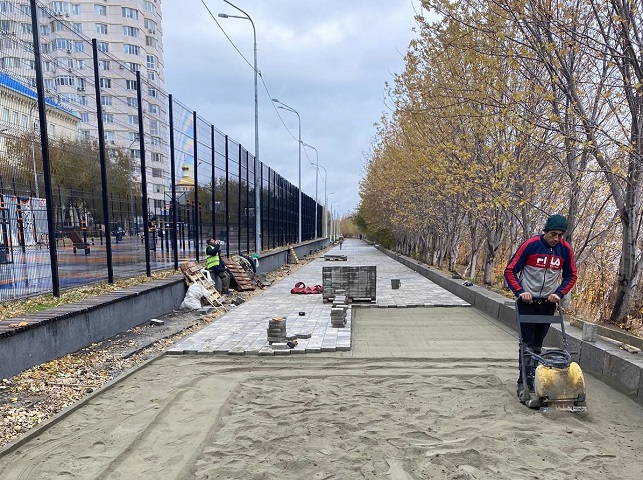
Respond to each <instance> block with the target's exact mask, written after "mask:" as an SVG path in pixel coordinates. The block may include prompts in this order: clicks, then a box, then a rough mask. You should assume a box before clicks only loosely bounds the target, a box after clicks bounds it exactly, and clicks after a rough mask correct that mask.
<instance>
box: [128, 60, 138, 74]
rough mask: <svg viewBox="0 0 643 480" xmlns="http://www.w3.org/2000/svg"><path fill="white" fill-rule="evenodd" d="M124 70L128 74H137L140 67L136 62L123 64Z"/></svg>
mask: <svg viewBox="0 0 643 480" xmlns="http://www.w3.org/2000/svg"><path fill="white" fill-rule="evenodd" d="M125 68H127V69H128V70H129V71H130V72H138V71H139V70H140V69H141V66H140V65H139V64H138V63H136V62H125Z"/></svg>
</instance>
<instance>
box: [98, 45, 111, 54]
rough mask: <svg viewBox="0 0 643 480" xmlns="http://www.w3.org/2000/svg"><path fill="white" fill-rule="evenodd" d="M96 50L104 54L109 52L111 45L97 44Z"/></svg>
mask: <svg viewBox="0 0 643 480" xmlns="http://www.w3.org/2000/svg"><path fill="white" fill-rule="evenodd" d="M96 50H98V51H99V52H103V53H108V52H109V43H108V42H96Z"/></svg>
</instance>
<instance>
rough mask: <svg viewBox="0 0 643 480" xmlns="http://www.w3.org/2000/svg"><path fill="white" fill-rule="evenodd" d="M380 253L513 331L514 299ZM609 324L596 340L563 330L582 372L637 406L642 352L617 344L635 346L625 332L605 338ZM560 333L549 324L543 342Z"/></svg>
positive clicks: (642, 398)
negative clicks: (622, 347) (626, 397)
mask: <svg viewBox="0 0 643 480" xmlns="http://www.w3.org/2000/svg"><path fill="white" fill-rule="evenodd" d="M375 248H377V249H378V250H379V251H380V252H382V253H384V254H386V255H388V256H389V257H391V258H393V259H395V260H397V261H398V262H400V263H401V264H403V265H405V266H407V267H408V268H410V269H411V270H414V271H415V272H417V273H419V274H420V275H422V276H424V277H425V278H428V279H429V280H431V281H432V282H434V283H436V284H438V285H439V286H441V287H442V288H444V289H445V290H447V291H449V292H451V293H453V294H455V295H457V296H458V297H460V298H462V299H463V300H466V301H467V302H469V303H470V304H471V305H473V306H474V307H475V308H477V309H478V310H481V311H483V312H484V313H486V314H487V315H489V316H490V317H491V318H494V319H496V320H498V321H500V322H501V323H502V324H503V325H506V326H507V327H510V328H512V329H513V330H516V312H515V308H514V302H513V301H512V300H511V299H509V298H507V297H504V296H502V295H499V294H497V293H494V292H490V291H489V290H487V289H486V288H484V287H480V286H477V285H473V286H469V287H467V286H465V285H463V280H462V279H454V278H452V277H451V276H450V275H449V274H447V273H445V272H442V271H439V270H436V269H433V268H431V267H430V266H429V265H426V264H422V263H419V262H418V261H417V260H414V259H412V258H409V257H405V256H403V255H400V254H399V253H396V252H393V251H390V250H387V249H385V248H383V247H381V246H379V245H375ZM610 330H612V329H610V328H609V327H603V328H599V332H598V333H599V338H598V340H597V341H596V342H588V341H585V340H583V339H582V334H583V332H582V329H581V328H578V327H575V326H573V325H571V324H566V325H565V333H566V334H567V340H568V342H569V345H570V350H571V351H572V352H574V353H575V354H576V355H577V356H578V360H577V361H578V363H579V365H580V366H581V368H582V369H583V371H584V372H587V373H590V374H592V375H594V376H595V377H597V378H598V379H600V380H601V381H603V382H604V383H606V384H608V385H610V386H611V387H613V388H614V389H616V390H618V391H619V392H621V393H623V394H625V395H627V396H628V397H630V398H632V399H633V400H635V401H636V402H637V403H639V404H640V405H643V354H641V353H638V354H632V353H629V352H627V351H625V350H623V349H621V348H620V343H629V344H633V345H637V344H639V342H640V339H638V337H634V336H633V335H628V334H626V333H625V332H616V333H615V334H614V336H616V337H617V338H615V339H612V338H608V337H606V336H605V335H609V334H610ZM561 338H562V336H561V332H560V329H559V328H556V327H555V326H553V327H552V328H551V329H550V330H549V333H548V334H547V338H546V340H545V341H546V342H547V343H548V344H550V345H555V346H558V347H560V346H562V340H561Z"/></svg>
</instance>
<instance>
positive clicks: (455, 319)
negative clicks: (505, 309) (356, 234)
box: [0, 307, 643, 480]
mask: <svg viewBox="0 0 643 480" xmlns="http://www.w3.org/2000/svg"><path fill="white" fill-rule="evenodd" d="M516 351H517V343H516V338H515V334H514V333H513V332H511V331H509V330H507V329H506V328H505V327H503V326H502V325H499V324H497V323H495V322H494V321H492V320H491V319H489V318H488V317H486V316H485V315H483V314H481V313H480V312H478V311H477V310H475V309H473V308H460V307H453V308H414V309H356V310H355V313H354V317H353V350H352V351H351V352H336V353H323V354H306V355H297V356H295V355H292V356H288V357H245V356H239V357H235V356H227V355H226V356H205V355H201V356H163V357H161V358H159V359H158V360H156V361H154V362H152V363H150V364H148V365H147V366H145V367H144V368H141V369H139V370H137V371H135V372H134V373H132V374H131V375H129V376H128V377H127V378H124V379H122V380H120V381H117V382H115V383H114V384H113V385H112V386H111V387H110V388H107V389H105V390H103V391H101V392H99V393H98V394H97V395H95V396H93V397H92V398H91V399H89V400H88V401H87V402H85V403H84V404H83V405H82V406H80V407H79V408H77V409H75V410H74V411H72V412H71V413H69V414H68V415H66V416H64V418H61V419H59V420H58V421H56V422H53V423H52V424H51V426H50V427H49V428H47V429H42V430H41V431H40V432H39V434H38V435H37V436H34V437H33V438H31V439H29V440H28V441H27V442H25V443H24V444H22V445H20V446H19V447H18V448H16V449H14V450H12V451H9V452H7V453H6V454H5V455H4V456H2V457H0V478H2V479H7V480H8V479H11V480H14V479H15V480H19V479H29V480H33V479H38V480H48V479H128V480H130V479H277V478H278V479H308V480H313V479H315V480H316V479H319V480H321V479H353V478H355V479H359V478H366V479H394V480H406V479H420V478H427V479H480V478H493V479H523V478H524V479H530V478H533V479H581V478H582V479H585V478H600V479H616V478H628V479H629V478H631V479H634V478H641V477H640V475H641V472H643V458H642V456H641V455H640V453H641V445H642V444H643V408H642V407H641V406H639V405H637V404H636V403H635V402H633V401H632V400H630V399H628V398H626V397H625V396H623V395H621V394H619V393H617V392H616V391H614V390H612V389H611V388H609V387H608V386H606V385H604V384H603V383H601V382H599V381H597V380H596V379H593V378H592V377H589V376H587V377H586V380H587V394H588V406H589V413H587V414H584V415H578V414H570V413H562V412H553V411H549V412H547V413H539V412H537V411H533V410H529V409H527V408H526V407H525V406H523V405H521V404H520V403H519V402H518V401H517V400H516V398H515V386H514V385H515V379H516V376H517V366H516V363H517V362H516V356H517V352H516Z"/></svg>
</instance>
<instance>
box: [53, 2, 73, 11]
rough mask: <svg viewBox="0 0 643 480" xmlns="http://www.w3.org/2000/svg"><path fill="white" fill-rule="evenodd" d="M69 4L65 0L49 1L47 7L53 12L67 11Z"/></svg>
mask: <svg viewBox="0 0 643 480" xmlns="http://www.w3.org/2000/svg"><path fill="white" fill-rule="evenodd" d="M70 7H71V5H70V4H69V3H67V2H51V3H50V4H49V8H51V9H52V10H53V12H54V13H69V10H70Z"/></svg>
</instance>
